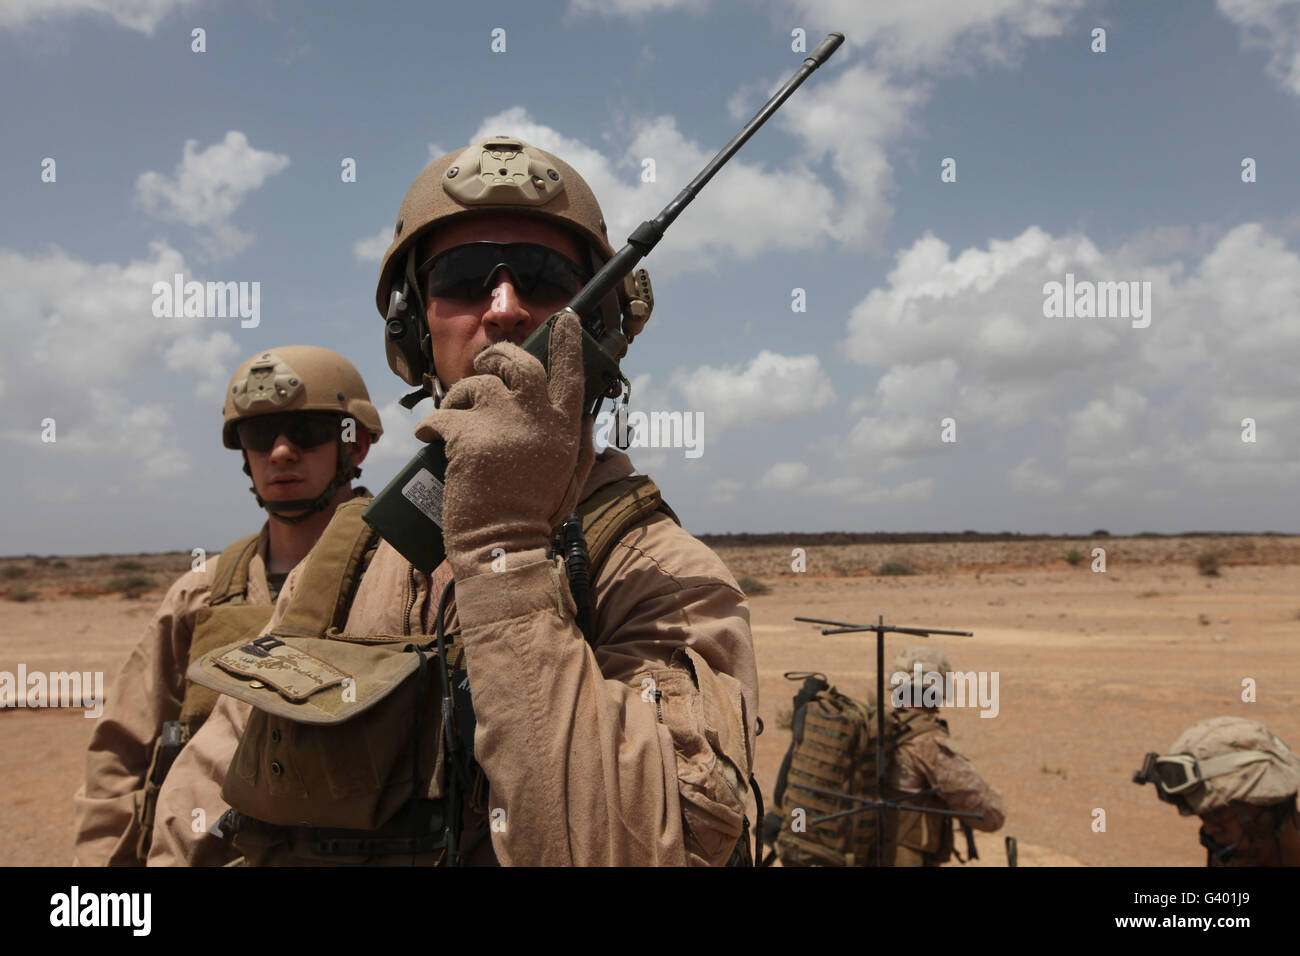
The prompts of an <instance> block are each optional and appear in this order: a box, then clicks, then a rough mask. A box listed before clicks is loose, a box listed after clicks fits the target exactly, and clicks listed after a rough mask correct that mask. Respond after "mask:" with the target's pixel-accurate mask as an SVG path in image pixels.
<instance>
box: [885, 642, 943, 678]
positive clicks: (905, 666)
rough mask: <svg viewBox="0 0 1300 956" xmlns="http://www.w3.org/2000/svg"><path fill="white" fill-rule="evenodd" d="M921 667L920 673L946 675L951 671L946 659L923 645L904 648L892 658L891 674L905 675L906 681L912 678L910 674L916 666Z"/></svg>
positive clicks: (934, 649)
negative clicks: (933, 672)
mask: <svg viewBox="0 0 1300 956" xmlns="http://www.w3.org/2000/svg"><path fill="white" fill-rule="evenodd" d="M917 664H920V665H921V673H923V674H925V673H929V672H930V671H935V672H937V673H940V674H947V673H948V672H949V671H951V670H952V666H951V665H950V664H949V663H948V658H947V657H945V656H944V654H943V652H942V651H940V650H939V649H938V648H934V647H926V646H925V645H924V644H913V645H912V646H911V647H905V648H903V650H901V651H899V652H898V654H897V656H895V657H894V669H893V671H892V672H891V673H893V674H906V675H907V678H908V680H911V678H912V672H913V671H914V670H915V669H916V665H917Z"/></svg>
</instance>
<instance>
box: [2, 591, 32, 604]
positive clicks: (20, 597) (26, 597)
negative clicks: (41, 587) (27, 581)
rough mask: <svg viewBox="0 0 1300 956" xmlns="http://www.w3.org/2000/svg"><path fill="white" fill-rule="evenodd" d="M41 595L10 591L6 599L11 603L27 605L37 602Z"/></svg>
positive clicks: (30, 592)
mask: <svg viewBox="0 0 1300 956" xmlns="http://www.w3.org/2000/svg"><path fill="white" fill-rule="evenodd" d="M39 596H40V595H38V594H37V593H36V592H35V591H10V592H9V593H8V594H6V595H5V597H6V598H7V599H8V600H10V601H18V602H19V603H22V604H26V603H27V602H28V601H35V600H36V599H37V598H38V597H39Z"/></svg>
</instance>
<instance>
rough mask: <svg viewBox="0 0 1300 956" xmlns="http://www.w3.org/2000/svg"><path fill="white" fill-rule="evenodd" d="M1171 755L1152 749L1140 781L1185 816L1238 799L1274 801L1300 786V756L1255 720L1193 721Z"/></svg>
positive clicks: (1262, 803) (1266, 803) (1258, 803)
mask: <svg viewBox="0 0 1300 956" xmlns="http://www.w3.org/2000/svg"><path fill="white" fill-rule="evenodd" d="M1169 751H1170V752H1169V753H1167V754H1148V755H1147V758H1146V763H1145V764H1144V765H1143V769H1142V770H1140V771H1139V772H1138V773H1137V774H1136V775H1135V776H1134V780H1135V781H1136V782H1138V783H1147V782H1150V783H1154V784H1155V785H1156V787H1157V789H1158V791H1159V792H1160V796H1161V799H1163V800H1167V801H1169V802H1171V803H1175V804H1177V806H1178V810H1179V812H1180V813H1182V814H1184V815H1190V814H1197V815H1203V814H1207V813H1212V812H1214V811H1215V810H1219V809H1221V808H1223V807H1226V806H1228V805H1229V804H1230V803H1232V802H1233V801H1238V800H1239V801H1241V802H1243V803H1248V804H1252V805H1255V806H1269V805H1272V804H1277V803H1281V802H1283V801H1286V800H1287V799H1288V798H1292V799H1294V797H1295V795H1296V793H1297V791H1300V758H1297V757H1296V755H1295V754H1294V753H1292V752H1291V749H1290V748H1289V747H1288V746H1287V745H1286V744H1285V743H1284V742H1283V741H1282V739H1281V738H1280V737H1278V736H1277V735H1276V734H1274V733H1272V732H1270V731H1269V729H1268V728H1267V727H1265V726H1264V725H1263V724H1261V723H1259V722H1258V721H1255V720H1246V719H1245V718H1244V717H1211V718H1209V719H1207V720H1202V721H1200V722H1199V723H1196V724H1193V725H1192V726H1191V727H1189V728H1188V729H1187V730H1185V731H1184V732H1183V733H1182V735H1181V736H1180V737H1179V738H1178V739H1177V740H1175V741H1174V744H1173V746H1172V747H1170V748H1169Z"/></svg>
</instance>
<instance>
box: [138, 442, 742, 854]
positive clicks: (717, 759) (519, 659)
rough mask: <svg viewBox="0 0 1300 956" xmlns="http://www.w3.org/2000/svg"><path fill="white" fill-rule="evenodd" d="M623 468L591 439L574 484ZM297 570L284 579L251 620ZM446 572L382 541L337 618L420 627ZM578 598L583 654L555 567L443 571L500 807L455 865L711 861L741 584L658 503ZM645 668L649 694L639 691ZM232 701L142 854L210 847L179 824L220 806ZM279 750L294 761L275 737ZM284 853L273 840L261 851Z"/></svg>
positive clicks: (217, 845) (726, 810) (181, 776)
mask: <svg viewBox="0 0 1300 956" xmlns="http://www.w3.org/2000/svg"><path fill="white" fill-rule="evenodd" d="M632 470H633V469H632V464H631V461H630V460H629V459H628V458H627V456H626V455H623V454H621V453H618V452H616V451H614V450H612V449H610V450H607V451H606V452H605V453H603V454H602V455H601V456H600V457H599V458H598V459H597V461H596V465H595V467H594V468H593V469H592V472H591V475H590V477H589V478H588V480H587V484H586V486H585V488H584V492H583V497H584V498H585V497H586V496H588V495H590V494H591V493H592V492H594V491H595V490H596V489H598V488H600V487H601V486H603V485H605V484H607V483H609V482H612V481H616V480H618V479H620V478H623V477H624V476H626V475H628V474H631V472H632ZM302 567H303V566H302V565H299V567H298V569H297V570H295V572H293V573H292V574H291V575H290V577H289V579H288V580H287V581H286V582H285V587H284V590H283V592H282V594H281V595H280V600H279V603H278V604H277V608H276V612H275V617H273V618H272V621H271V624H270V625H268V627H267V629H266V631H267V632H269V631H270V630H272V629H273V628H274V627H275V625H276V624H277V623H278V621H279V619H280V617H281V616H282V615H283V613H284V610H285V607H286V606H287V604H288V602H289V600H290V599H291V598H292V596H293V593H294V589H295V587H296V582H297V580H298V576H299V575H298V572H299V571H301V569H302ZM450 576H451V572H450V569H449V567H448V565H447V564H446V563H445V562H444V564H443V565H442V566H440V567H439V568H438V569H436V570H435V572H434V573H433V574H432V575H424V574H420V573H419V572H417V571H415V570H414V569H413V568H412V567H411V565H410V564H408V563H407V562H406V561H405V560H404V559H403V558H402V557H401V556H400V555H399V554H398V553H397V552H396V551H395V550H393V549H392V548H391V547H390V546H389V545H388V544H387V543H382V544H381V545H380V546H379V549H378V551H377V552H376V554H375V557H374V559H373V561H372V563H371V565H370V567H369V569H368V570H367V571H366V573H365V575H364V576H363V578H362V580H361V584H360V586H359V588H358V591H357V594H356V597H355V599H354V601H353V603H352V606H351V609H350V612H349V616H348V620H347V623H346V626H345V628H344V630H345V632H347V633H351V634H403V633H406V634H432V633H433V630H434V616H435V614H436V606H437V600H438V597H439V595H440V593H441V590H442V587H443V585H444V584H445V583H446V581H447V580H449V579H450ZM411 585H414V590H413V591H412V589H411ZM592 595H593V603H594V606H595V611H594V614H593V628H594V633H595V634H596V638H595V640H594V642H593V643H594V646H595V650H594V651H593V649H592V646H591V645H588V644H587V642H586V641H585V640H584V639H583V637H582V633H581V631H580V630H579V629H578V627H577V626H576V625H575V623H574V619H573V605H572V599H571V597H570V595H569V589H568V583H567V580H566V578H565V576H564V573H563V570H562V569H561V568H559V567H558V566H557V564H556V563H553V562H549V561H538V562H536V563H533V564H529V565H525V566H522V567H518V568H512V569H510V570H507V571H504V572H501V573H486V574H480V575H476V576H475V577H472V578H469V579H468V580H465V581H461V582H458V585H457V588H456V605H457V613H458V615H459V620H460V624H461V627H462V628H463V631H464V633H463V635H462V638H461V639H460V641H461V643H462V644H463V648H464V654H465V658H466V667H467V669H468V673H469V681H470V684H471V686H472V688H473V707H474V713H475V717H476V721H477V729H476V732H475V736H474V751H475V757H476V759H477V760H478V763H479V765H480V766H481V768H482V770H483V771H484V774H485V776H486V778H487V780H488V781H489V785H490V792H489V794H488V799H487V806H488V807H489V808H492V809H501V810H504V811H505V824H506V825H505V827H504V829H501V830H497V829H495V828H494V829H493V830H492V831H491V841H490V843H489V842H488V841H486V840H485V841H483V842H482V843H481V844H479V847H478V852H477V853H475V854H474V856H473V857H472V858H471V860H470V862H472V863H475V864H480V863H481V864H491V863H494V862H499V863H502V864H507V865H530V864H531V865H561V864H587V865H617V864H624V865H653V864H670V865H671V864H676V865H685V864H715V865H716V864H722V863H726V862H727V861H728V859H729V858H730V857H731V856H732V853H733V851H734V850H735V848H736V845H737V839H738V837H739V836H740V834H741V831H742V826H743V822H742V821H743V818H744V816H745V800H746V795H747V794H746V784H745V781H746V779H747V778H748V775H749V773H750V768H751V765H752V756H753V747H754V730H755V721H754V715H755V714H756V713H757V708H758V674H757V668H756V665H755V661H754V650H753V643H752V638H751V636H750V630H749V609H748V606H747V604H746V602H745V597H744V595H743V594H742V593H741V592H740V590H739V589H738V588H737V587H736V585H735V582H734V580H733V578H732V576H731V574H730V573H729V572H728V571H727V569H726V567H725V566H724V565H723V564H722V562H721V561H720V560H719V559H718V557H717V556H716V555H715V554H714V553H713V552H712V551H710V550H709V549H708V548H707V547H705V546H704V545H703V544H701V543H700V542H699V541H697V540H696V539H695V538H693V537H691V536H690V535H689V534H687V533H686V532H685V531H683V530H682V529H681V528H680V527H678V526H677V525H676V524H675V523H674V522H673V521H672V520H671V519H670V518H669V517H668V516H666V515H664V514H662V513H656V514H654V515H652V516H651V517H649V518H647V519H646V520H645V521H643V522H642V523H640V524H638V525H636V526H635V527H634V528H633V529H632V530H631V531H629V532H628V533H626V534H625V535H624V536H623V537H622V539H621V540H620V541H619V543H618V544H617V545H616V546H615V547H614V550H613V551H612V552H611V554H610V557H609V558H608V560H607V561H606V562H605V563H604V565H603V567H602V569H601V571H600V573H599V575H598V576H597V578H596V580H595V581H594V582H593V584H592ZM408 608H409V610H408ZM646 677H649V678H651V679H652V680H653V681H654V685H653V686H654V688H655V689H657V690H658V691H659V692H660V697H659V699H658V700H655V699H654V695H653V694H646V693H645V692H644V690H645V685H643V679H644V678H646ZM249 712H250V708H249V706H248V705H246V704H243V703H240V702H238V701H235V700H233V699H232V698H229V697H221V698H220V700H219V702H218V705H217V707H216V709H215V710H214V711H213V713H212V716H211V717H210V718H209V720H208V722H207V723H206V724H205V725H204V727H203V728H202V730H201V731H200V732H199V733H198V735H197V736H196V737H195V738H194V740H192V741H191V742H190V744H189V745H188V746H187V747H186V748H185V750H184V751H182V753H181V756H180V757H179V758H178V760H177V762H176V764H175V766H174V767H173V768H172V772H171V774H170V775H169V776H168V778H167V782H166V784H165V785H164V787H163V791H162V794H161V796H160V801H159V810H158V823H157V826H156V827H155V839H154V847H153V852H152V854H151V855H150V859H149V862H150V864H151V865H169V864H170V865H184V864H191V865H205V864H214V863H217V864H219V863H222V862H224V861H225V859H226V853H227V852H228V851H227V850H226V844H225V843H224V841H221V840H217V839H215V838H214V837H212V836H209V835H206V834H200V833H195V832H194V830H193V829H192V827H191V823H192V821H193V819H194V815H193V811H194V810H195V809H199V808H201V809H203V810H204V812H205V815H206V819H207V820H208V821H209V822H211V821H214V820H216V819H217V817H218V816H219V815H220V814H221V813H222V812H223V811H224V810H225V803H224V802H223V800H222V798H221V785H222V780H223V777H224V774H225V772H226V770H227V768H228V767H230V764H231V760H232V757H233V756H234V753H235V749H236V747H237V745H238V742H239V737H240V735H241V733H242V732H243V729H244V727H245V726H246V724H247V721H248V715H249ZM430 745H431V746H436V745H438V742H437V741H431V742H430ZM279 759H280V760H281V761H290V762H292V761H294V760H298V759H310V758H309V756H308V755H300V754H298V753H295V752H293V751H286V752H285V753H284V754H283V755H282V756H280V757H279ZM289 776H290V773H289V770H288V769H286V771H285V777H286V779H288V778H289ZM294 860H295V858H294V857H292V856H291V855H290V854H288V853H287V851H286V852H284V853H282V854H281V856H280V857H279V858H278V860H277V861H278V862H293V861H294ZM298 861H299V862H301V860H298ZM408 861H409V857H408Z"/></svg>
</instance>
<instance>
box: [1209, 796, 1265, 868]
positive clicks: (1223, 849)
mask: <svg viewBox="0 0 1300 956" xmlns="http://www.w3.org/2000/svg"><path fill="white" fill-rule="evenodd" d="M1233 811H1234V812H1235V813H1236V815H1237V821H1238V822H1239V823H1240V824H1241V836H1239V837H1238V838H1237V839H1236V841H1234V842H1233V843H1229V844H1228V845H1226V846H1225V845H1224V844H1222V843H1216V842H1215V841H1214V840H1213V839H1212V838H1211V837H1210V835H1209V834H1208V833H1206V832H1205V828H1204V827H1202V828H1201V846H1203V847H1205V849H1206V859H1205V862H1206V864H1207V865H1209V863H1210V862H1211V860H1212V859H1213V860H1217V861H1218V862H1219V865H1221V866H1228V865H1230V861H1231V860H1232V857H1233V855H1234V854H1235V853H1236V852H1237V849H1238V847H1240V846H1241V843H1242V841H1243V840H1245V839H1246V837H1247V836H1249V837H1250V838H1251V845H1252V846H1254V847H1259V846H1262V845H1263V841H1264V840H1265V839H1267V838H1268V837H1270V836H1271V837H1272V838H1273V843H1274V848H1275V849H1276V850H1277V855H1278V859H1279V860H1280V859H1281V858H1282V828H1283V826H1285V825H1286V817H1283V818H1282V819H1281V820H1277V819H1275V818H1274V814H1273V813H1272V812H1271V811H1270V812H1269V813H1268V814H1267V818H1268V822H1264V821H1262V820H1261V821H1259V822H1256V821H1255V820H1252V819H1251V818H1250V817H1249V816H1247V815H1246V814H1244V813H1242V812H1241V810H1240V809H1238V808H1236V807H1234V808H1233ZM1270 824H1271V825H1270Z"/></svg>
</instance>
